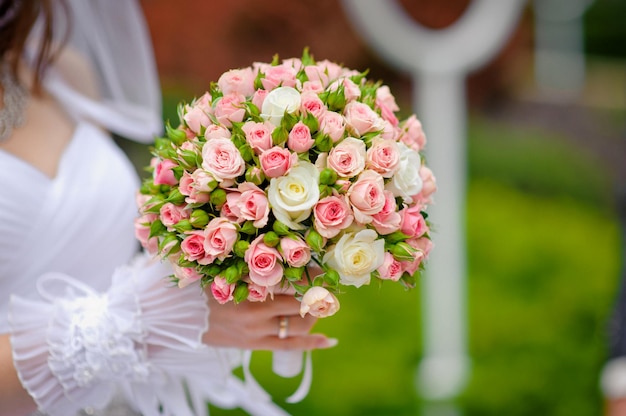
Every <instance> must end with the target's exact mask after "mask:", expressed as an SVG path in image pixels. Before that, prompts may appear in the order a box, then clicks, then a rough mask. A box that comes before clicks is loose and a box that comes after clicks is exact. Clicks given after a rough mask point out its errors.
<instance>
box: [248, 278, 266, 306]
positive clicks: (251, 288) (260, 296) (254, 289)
mask: <svg viewBox="0 0 626 416" xmlns="http://www.w3.org/2000/svg"><path fill="white" fill-rule="evenodd" d="M267 294H268V290H267V287H266V286H259V285H257V284H256V283H253V282H249V283H248V301H250V302H265V299H267Z"/></svg>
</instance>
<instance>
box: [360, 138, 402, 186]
mask: <svg viewBox="0 0 626 416" xmlns="http://www.w3.org/2000/svg"><path fill="white" fill-rule="evenodd" d="M366 166H367V168H368V169H372V170H374V171H376V172H378V173H380V174H381V176H382V177H383V178H391V177H392V176H393V175H394V173H396V172H397V171H398V169H399V168H400V150H399V149H398V144H397V143H396V142H395V141H393V140H385V139H374V141H373V142H372V146H371V147H370V148H369V149H367V163H366Z"/></svg>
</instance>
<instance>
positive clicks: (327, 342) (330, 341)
mask: <svg viewBox="0 0 626 416" xmlns="http://www.w3.org/2000/svg"><path fill="white" fill-rule="evenodd" d="M337 344H339V340H338V339H337V338H326V339H324V341H323V342H322V343H321V345H320V348H332V347H334V346H336V345H337Z"/></svg>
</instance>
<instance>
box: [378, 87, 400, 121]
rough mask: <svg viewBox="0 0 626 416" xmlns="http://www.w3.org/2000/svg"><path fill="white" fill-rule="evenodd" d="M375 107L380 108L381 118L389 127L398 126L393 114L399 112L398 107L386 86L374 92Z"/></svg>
mask: <svg viewBox="0 0 626 416" xmlns="http://www.w3.org/2000/svg"><path fill="white" fill-rule="evenodd" d="M376 107H378V108H380V112H381V116H382V117H383V118H384V119H385V120H387V121H389V122H390V123H391V125H393V126H397V125H398V118H397V117H396V116H395V114H394V112H395V111H398V110H400V107H398V104H396V99H395V98H394V96H393V95H391V91H389V87H388V86H386V85H383V86H381V87H380V88H378V89H377V90H376Z"/></svg>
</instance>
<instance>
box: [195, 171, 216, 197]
mask: <svg viewBox="0 0 626 416" xmlns="http://www.w3.org/2000/svg"><path fill="white" fill-rule="evenodd" d="M191 178H192V179H193V183H192V185H191V186H192V187H193V189H194V190H196V191H197V192H211V191H212V190H213V189H215V187H216V186H217V183H216V180H215V178H214V177H213V175H211V174H210V173H209V172H206V171H204V170H203V169H196V170H194V171H193V173H192V174H191Z"/></svg>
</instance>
